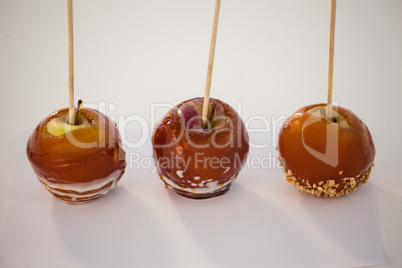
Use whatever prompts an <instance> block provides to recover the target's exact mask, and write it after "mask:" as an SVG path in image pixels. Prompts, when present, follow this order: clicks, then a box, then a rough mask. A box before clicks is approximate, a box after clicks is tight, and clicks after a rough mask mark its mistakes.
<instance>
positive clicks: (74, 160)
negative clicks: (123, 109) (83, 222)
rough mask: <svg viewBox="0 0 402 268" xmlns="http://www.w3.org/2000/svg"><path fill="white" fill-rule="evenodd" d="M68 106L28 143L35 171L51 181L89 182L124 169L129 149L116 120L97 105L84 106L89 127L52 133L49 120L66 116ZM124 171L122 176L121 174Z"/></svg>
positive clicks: (29, 156)
mask: <svg viewBox="0 0 402 268" xmlns="http://www.w3.org/2000/svg"><path fill="white" fill-rule="evenodd" d="M67 113H68V109H67V108H66V109H62V110H59V111H57V112H55V113H53V114H51V115H50V116H48V117H47V118H45V119H44V120H43V121H41V122H40V123H39V124H38V126H37V127H36V129H35V130H34V132H33V133H32V135H31V136H30V138H29V140H28V143H27V149H26V151H27V156H28V159H29V161H30V163H31V165H32V167H33V169H34V171H35V172H36V173H37V174H38V175H39V176H41V177H43V178H45V179H47V180H48V181H49V183H67V184H69V183H72V184H74V183H88V182H91V181H95V180H98V179H103V178H107V177H108V176H109V175H110V174H112V173H113V172H115V171H120V173H121V175H122V174H123V173H124V169H125V166H126V160H125V152H124V150H123V149H122V144H121V139H120V136H119V132H118V129H117V127H116V124H115V123H114V122H113V121H111V120H110V119H109V118H108V117H107V116H105V115H104V114H101V113H99V112H98V111H96V110H93V109H87V108H84V109H81V110H80V116H83V117H85V118H86V119H87V120H88V121H89V122H90V126H89V127H83V128H80V129H76V130H73V131H70V132H67V133H66V134H65V135H63V136H60V137H55V136H53V135H51V134H50V133H49V132H48V130H47V127H46V126H47V124H48V123H49V122H50V121H51V120H52V119H54V118H58V117H63V116H64V117H65V116H66V115H67ZM121 175H120V176H121Z"/></svg>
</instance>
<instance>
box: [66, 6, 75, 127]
mask: <svg viewBox="0 0 402 268" xmlns="http://www.w3.org/2000/svg"><path fill="white" fill-rule="evenodd" d="M67 9H68V73H69V80H68V82H69V114H68V119H69V124H74V39H73V1H72V0H67Z"/></svg>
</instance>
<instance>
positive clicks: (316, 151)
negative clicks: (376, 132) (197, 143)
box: [278, 104, 375, 197]
mask: <svg viewBox="0 0 402 268" xmlns="http://www.w3.org/2000/svg"><path fill="white" fill-rule="evenodd" d="M321 107H326V104H315V105H310V106H306V107H302V108H300V109H299V110H297V111H296V112H295V113H294V114H293V115H292V116H290V117H289V118H288V119H287V120H286V121H285V123H284V125H283V127H282V128H281V130H280V133H279V139H278V150H279V155H280V157H279V160H280V162H281V164H282V166H283V168H284V171H285V172H286V174H287V178H288V181H289V182H292V183H293V184H295V186H296V187H297V188H299V189H300V190H304V191H305V192H308V191H307V190H309V191H310V192H308V193H310V194H314V195H317V196H321V195H322V196H325V197H335V196H340V195H342V194H347V193H350V192H352V191H354V190H356V188H357V187H358V186H360V185H361V184H362V183H365V182H366V181H367V179H368V177H369V175H370V171H371V168H372V166H373V161H374V157H375V147H374V143H373V139H372V137H371V134H370V131H369V130H368V128H367V126H366V125H365V124H364V123H363V121H362V120H361V119H359V118H358V117H357V116H356V115H355V114H354V113H353V112H352V111H350V110H348V109H345V108H342V107H337V106H334V107H333V110H334V111H335V112H334V113H335V114H337V113H339V114H340V116H339V117H338V118H342V117H343V118H344V119H345V120H346V122H342V123H341V122H335V123H334V122H333V121H331V120H328V119H327V118H326V117H325V116H323V115H322V113H321V115H320V114H319V112H317V113H316V114H315V115H312V114H311V111H314V110H317V109H318V108H321ZM321 110H323V109H321ZM317 115H318V117H317ZM323 185H325V186H327V190H328V189H329V187H330V188H331V190H328V191H326V192H325V190H324V187H323ZM313 189H314V191H313ZM316 190H318V192H317V191H316Z"/></svg>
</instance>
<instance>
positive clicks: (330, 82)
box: [326, 0, 336, 120]
mask: <svg viewBox="0 0 402 268" xmlns="http://www.w3.org/2000/svg"><path fill="white" fill-rule="evenodd" d="M335 17H336V0H332V5H331V28H330V37H329V66H328V98H327V112H326V115H327V118H328V119H330V120H332V86H333V81H334V44H335Z"/></svg>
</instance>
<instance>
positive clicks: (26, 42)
mask: <svg viewBox="0 0 402 268" xmlns="http://www.w3.org/2000/svg"><path fill="white" fill-rule="evenodd" d="M65 2H66V1H50V0H43V1H27V0H21V1H19V0H14V1H11V0H2V1H0V48H1V49H0V94H1V98H0V100H1V101H2V103H1V105H0V112H1V113H0V115H1V116H2V118H1V122H2V125H3V129H2V131H1V132H0V140H1V150H2V154H1V156H0V157H1V161H0V215H2V214H3V213H2V212H3V211H4V207H5V204H6V197H7V185H8V179H9V178H10V171H11V169H12V167H11V165H12V162H13V159H14V156H15V148H16V144H15V143H16V138H15V137H16V133H17V132H18V131H19V130H20V129H21V128H33V127H34V126H35V125H36V124H37V123H38V122H39V121H40V120H42V119H43V118H44V117H46V116H47V115H48V114H50V113H51V112H53V111H55V110H57V109H60V108H61V107H65V106H67V104H68V94H67V92H68V91H67V89H68V75H67V70H68V67H67V23H66V21H67V17H66V13H67V12H66V3H65ZM213 8H214V1H184V0H183V1H179V0H172V1H156V0H150V1H120V0H117V1H113V2H111V1H93V0H86V1H76V2H75V3H74V27H75V36H74V37H75V71H76V73H75V86H76V97H77V98H81V99H83V100H84V102H86V103H98V101H104V102H105V103H106V105H109V104H115V106H116V109H115V110H114V111H113V112H111V111H110V114H111V115H113V116H116V118H117V117H118V116H125V117H126V118H127V117H128V116H130V115H137V116H141V117H142V118H144V120H145V121H146V122H148V123H149V124H151V125H152V122H154V121H155V120H158V119H159V118H160V117H161V116H162V114H163V112H164V111H163V109H157V110H156V113H155V114H154V113H152V111H151V104H160V103H169V104H176V103H179V102H181V101H183V100H185V99H189V98H192V97H196V96H202V95H203V90H204V84H205V76H206V69H207V68H206V67H207V59H208V52H209V43H210V32H211V27H212V14H213ZM329 12H330V1H329V0H328V1H322V0H314V1H313V0H311V1H296V0H290V1H262V0H261V1H233V0H232V1H223V3H222V6H221V17H220V24H219V30H218V41H217V47H216V57H215V66H214V76H213V82H212V89H211V96H212V97H215V98H219V99H222V100H224V101H225V102H227V103H229V104H230V105H232V106H234V107H235V108H238V106H237V104H238V102H241V111H242V117H243V119H244V121H250V120H252V119H253V118H255V116H257V115H258V116H262V117H264V118H266V119H267V120H268V122H270V124H271V127H272V125H275V124H274V119H278V118H280V117H281V116H289V115H290V114H292V113H293V112H294V111H295V110H296V109H297V108H299V107H301V106H304V105H307V104H312V103H318V102H325V101H326V87H327V65H328V41H329ZM401 47H402V1H400V0H393V1H384V0H376V1H374V0H366V1H363V0H357V1H346V0H345V1H338V9H337V25H336V43H335V70H334V100H337V101H339V105H340V106H343V107H347V108H349V109H351V110H353V111H354V112H355V113H356V114H358V115H359V116H360V117H361V118H362V119H363V120H364V122H365V123H366V124H367V125H368V127H369V128H370V131H371V133H372V135H373V138H374V141H375V144H376V151H377V155H376V160H375V163H376V167H375V169H374V170H373V173H372V179H371V180H372V182H373V183H374V186H375V193H376V197H377V205H378V215H379V220H380V226H381V234H382V241H383V247H384V252H385V255H386V263H385V264H384V265H381V266H380V267H400V266H402V255H401V254H400V252H401V251H402V239H401V237H402V230H401V228H400V225H401V223H402V216H401V215H402V182H401V178H400V176H399V173H398V167H399V159H400V157H401V152H402V142H401V139H400V137H401V134H402V127H401V125H400V122H401V118H402V112H401V110H400V109H399V107H398V106H400V105H401V104H402V103H401V100H402V93H401V92H402V76H401V74H402V51H401V49H400V48H401ZM133 124H135V123H133ZM271 130H272V129H271ZM271 141H272V142H271V143H270V146H274V144H273V143H274V140H272V139H271ZM379 177H381V179H376V178H379ZM0 220H1V218H0ZM0 222H1V221H0Z"/></svg>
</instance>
